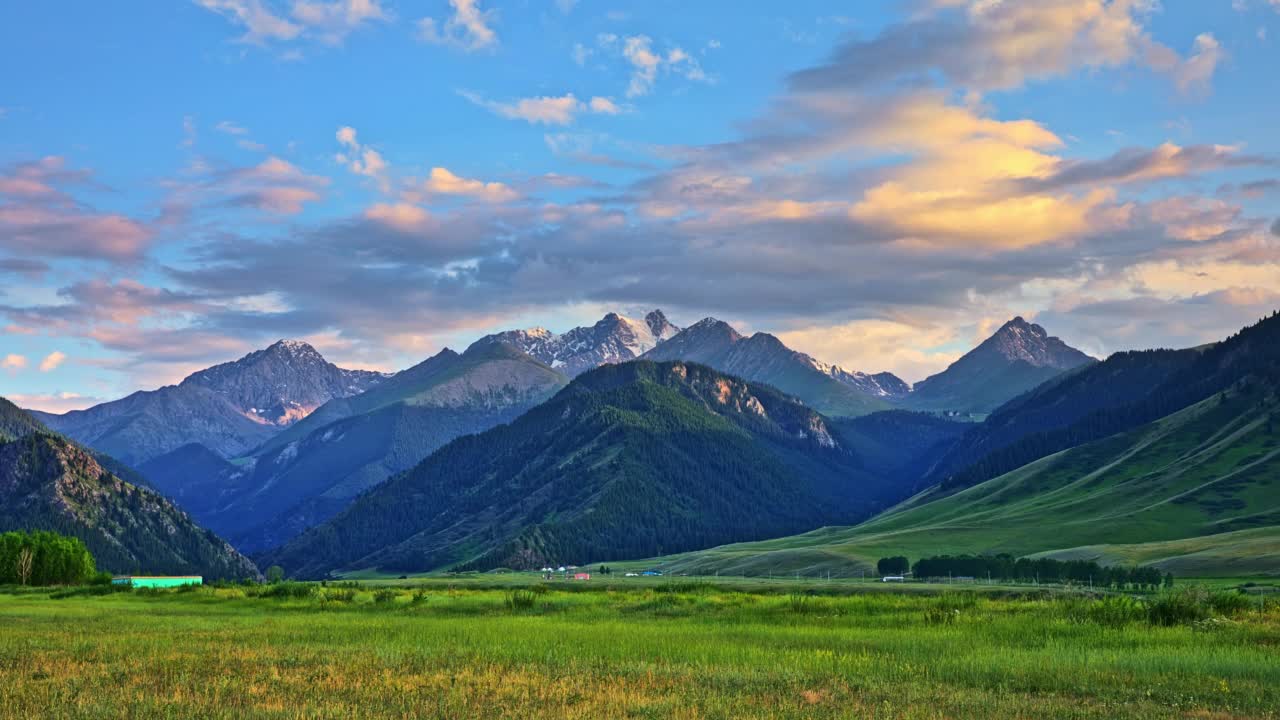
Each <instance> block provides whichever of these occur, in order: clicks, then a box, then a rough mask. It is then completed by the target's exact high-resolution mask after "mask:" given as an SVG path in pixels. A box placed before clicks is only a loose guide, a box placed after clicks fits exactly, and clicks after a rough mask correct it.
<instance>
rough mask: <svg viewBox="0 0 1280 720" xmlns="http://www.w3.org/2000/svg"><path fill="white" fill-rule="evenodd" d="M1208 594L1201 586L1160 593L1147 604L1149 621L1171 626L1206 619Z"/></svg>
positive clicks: (1153, 623) (1154, 623)
mask: <svg viewBox="0 0 1280 720" xmlns="http://www.w3.org/2000/svg"><path fill="white" fill-rule="evenodd" d="M1206 595H1207V593H1206V592H1205V591H1204V590H1202V589H1199V588H1184V589H1182V590H1174V591H1171V592H1163V593H1160V594H1159V595H1157V596H1156V597H1155V598H1154V599H1153V600H1152V601H1151V604H1149V605H1148V606H1147V621H1148V622H1150V623H1151V624H1152V625H1163V626H1166V627H1169V626H1173V625H1185V624H1189V623H1193V622H1196V621H1199V620H1204V619H1205V618H1207V617H1208V616H1209V610H1208V608H1207V603H1206V602H1205V600H1206Z"/></svg>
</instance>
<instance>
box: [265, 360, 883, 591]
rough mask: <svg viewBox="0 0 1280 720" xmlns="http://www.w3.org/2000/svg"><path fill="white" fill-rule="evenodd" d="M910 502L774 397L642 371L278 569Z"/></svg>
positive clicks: (571, 549) (649, 549) (706, 377)
mask: <svg viewBox="0 0 1280 720" xmlns="http://www.w3.org/2000/svg"><path fill="white" fill-rule="evenodd" d="M899 492H900V491H899V490H898V488H895V487H893V486H892V485H891V484H888V483H886V482H884V481H882V480H878V479H876V478H875V477H873V476H871V475H869V474H867V473H865V472H864V471H863V470H862V469H861V468H860V467H859V466H858V463H857V460H856V457H855V456H854V455H853V453H851V452H850V451H849V450H848V449H847V448H845V447H844V446H843V445H842V444H841V443H840V442H839V441H838V440H837V439H836V438H835V437H834V436H833V435H832V433H831V431H830V430H829V427H828V424H827V421H826V420H825V419H824V418H823V417H822V416H820V415H818V414H817V413H814V412H813V411H812V410H810V409H808V408H806V407H804V406H803V405H801V404H799V403H797V402H796V401H794V400H792V399H790V398H788V397H786V396H784V395H782V394H780V393H778V392H776V391H774V390H772V389H770V388H767V387H764V386H758V385H753V384H748V383H746V382H744V381H741V380H738V379H736V378H732V377H729V376H725V375H722V374H720V373H718V372H716V371H714V370H711V369H710V368H706V367H703V366H699V365H693V364H686V363H661V364H655V363H650V362H636V363H628V364H625V365H619V366H605V367H602V368H600V369H597V370H595V371H592V372H589V373H586V374H584V375H582V376H580V377H579V378H578V379H577V380H575V381H574V382H573V383H572V384H570V385H569V386H568V387H567V388H565V389H564V390H563V391H561V392H560V393H559V394H558V395H557V396H556V397H555V398H553V399H552V400H551V401H549V402H547V403H545V404H543V405H541V406H539V407H537V408H535V409H534V410H532V411H530V412H528V413H527V414H525V415H524V416H522V417H520V418H519V419H518V420H516V421H515V422H513V423H511V424H510V425H504V426H500V427H497V428H494V429H493V430H490V431H488V432H485V433H482V434H480V435H475V436H469V437H463V438H460V439H458V440H455V441H454V442H452V443H450V444H449V445H447V446H445V447H444V448H442V449H440V450H439V451H437V452H436V453H435V454H433V455H432V456H431V457H429V458H427V460H425V461H424V462H423V463H421V464H420V465H418V466H417V467H415V468H413V469H412V470H410V471H408V472H406V473H405V474H403V475H400V476H398V477H396V478H393V479H392V480H390V481H388V482H387V483H385V484H383V485H381V486H379V487H377V488H375V489H374V490H372V491H371V492H370V493H368V494H367V495H365V496H363V497H361V498H360V499H359V500H357V501H356V502H355V503H354V504H353V505H352V506H351V507H349V508H348V509H347V510H345V511H343V512H342V513H341V514H339V515H338V516H337V517H335V518H334V519H333V520H331V521H330V522H328V523H326V524H324V525H321V526H319V527H316V528H313V529H312V530H310V531H308V532H307V533H305V534H304V535H302V536H301V537H299V538H298V539H297V540H295V541H294V542H291V543H289V544H288V545H286V546H285V547H284V548H282V549H280V550H279V551H275V552H271V553H267V554H265V555H264V556H263V557H262V562H264V563H267V564H280V565H282V566H284V567H285V568H286V569H287V570H288V571H289V572H290V573H292V574H295V575H298V576H303V577H315V576H321V575H324V574H325V573H327V572H329V571H333V570H341V569H344V568H363V567H377V568H382V569H385V570H390V571H420V570H428V569H432V568H439V567H444V566H451V567H462V568H477V569H485V568H491V567H497V566H512V567H521V568H528V567H540V566H541V565H543V564H547V563H578V564H581V563H586V562H591V561H595V560H603V559H619V558H635V557H645V556H649V555H656V554H661V553H664V552H672V551H680V550H689V549H694V548H699V547H709V546H711V545H715V544H718V543H723V542H732V541H737V540H747V539H752V538H764V537H771V536H775V535H779V534H785V533H787V532H794V531H796V530H800V529H807V528H813V527H817V526H819V525H823V524H829V523H841V522H845V523H847V522H850V521H852V520H855V519H857V518H861V517H866V516H868V515H870V514H871V513H872V512H873V511H874V510H876V509H878V508H880V507H884V506H885V505H886V504H888V503H890V502H892V501H894V500H895V499H896V498H897V496H898V494H899Z"/></svg>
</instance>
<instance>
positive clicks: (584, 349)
mask: <svg viewBox="0 0 1280 720" xmlns="http://www.w3.org/2000/svg"><path fill="white" fill-rule="evenodd" d="M679 331H680V329H679V328H677V327H675V326H673V325H671V324H670V323H669V322H667V319H666V317H665V316H663V314H662V312H661V311H658V310H655V311H653V312H651V313H649V314H648V315H647V316H645V318H644V319H643V320H635V319H632V318H629V317H627V316H625V315H622V314H620V313H616V312H611V313H608V314H607V315H605V316H604V317H603V318H601V319H600V320H598V321H597V322H596V323H595V324H594V325H591V326H589V327H586V326H584V327H576V328H573V329H572V330H569V331H567V332H565V333H563V334H560V335H557V334H555V333H552V332H550V331H548V330H546V329H544V328H532V329H529V330H508V331H506V332H501V333H496V334H494V335H488V336H486V337H484V338H481V339H480V340H479V341H477V344H491V343H500V344H503V345H507V346H509V347H513V348H515V349H517V350H519V351H520V352H523V353H525V354H527V355H529V356H530V357H533V358H534V359H536V360H538V361H540V362H543V363H545V364H547V365H549V366H551V367H552V368H555V369H556V370H559V371H560V372H563V373H564V374H566V375H568V376H570V377H575V376H577V375H580V374H581V373H583V372H586V371H587V370H591V369H592V368H596V367H599V366H601V365H604V364H617V363H623V362H627V361H629V360H634V359H636V358H638V357H640V356H641V355H643V354H644V353H646V352H648V351H649V350H652V349H653V348H654V347H656V346H657V345H658V344H659V343H662V342H664V341H666V340H667V339H669V338H671V337H673V336H674V335H675V334H676V333H678V332H679Z"/></svg>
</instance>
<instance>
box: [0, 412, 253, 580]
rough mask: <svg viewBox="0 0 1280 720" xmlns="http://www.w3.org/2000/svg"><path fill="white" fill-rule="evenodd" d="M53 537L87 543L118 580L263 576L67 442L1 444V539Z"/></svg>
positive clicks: (46, 438) (35, 439) (38, 439)
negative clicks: (136, 575)
mask: <svg viewBox="0 0 1280 720" xmlns="http://www.w3.org/2000/svg"><path fill="white" fill-rule="evenodd" d="M7 530H54V531H57V532H60V533H63V534H66V535H74V536H76V537H78V538H80V539H81V540H83V541H84V542H85V545H87V546H88V548H89V551H90V552H92V553H93V556H94V558H95V559H96V560H97V564H98V567H99V568H100V569H103V570H108V571H111V572H116V573H133V572H150V573H162V574H198V575H203V576H205V577H207V578H210V579H218V578H227V579H235V578H251V577H257V576H258V570H257V568H256V567H255V566H254V565H253V563H252V562H251V561H249V559H248V558H246V557H244V556H243V555H241V554H240V553H238V552H236V551H235V550H234V549H233V548H232V547H231V546H230V545H228V544H227V543H226V542H224V541H222V540H221V539H220V538H218V536H216V535H214V534H213V533H211V532H209V531H208V530H204V529H202V528H200V527H198V526H196V524H195V523H193V522H192V521H191V519H190V518H189V517H187V515H186V513H184V512H182V511H181V510H178V509H177V508H176V507H174V506H173V504H172V503H170V502H169V501H168V500H166V499H165V498H164V497H162V496H161V495H159V494H158V493H156V492H154V491H151V490H147V489H144V488H140V487H136V486H134V485H131V484H129V483H127V482H125V481H123V480H121V479H120V478H118V477H116V476H115V475H113V474H112V473H110V472H107V471H106V470H104V469H103V468H102V466H101V465H99V464H98V462H97V460H95V459H94V457H93V456H92V455H90V454H89V453H88V452H87V451H86V450H84V449H82V448H79V447H77V446H76V445H74V444H72V443H71V442H70V441H68V440H66V439H65V438H62V437H59V436H56V435H51V434H48V433H44V432H36V433H31V434H28V435H26V436H25V437H22V438H20V439H17V440H12V441H9V442H6V443H3V444H0V531H7Z"/></svg>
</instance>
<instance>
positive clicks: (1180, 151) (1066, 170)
mask: <svg viewBox="0 0 1280 720" xmlns="http://www.w3.org/2000/svg"><path fill="white" fill-rule="evenodd" d="M1276 163H1277V161H1276V160H1275V159H1274V158H1269V157H1264V156H1260V155H1245V154H1242V153H1241V152H1240V149H1239V148H1237V147H1232V146H1228V145H1192V146H1189V147H1179V146H1178V145H1175V144H1173V143H1164V144H1162V145H1159V146H1158V147H1155V148H1150V149H1148V148H1125V149H1123V150H1121V151H1119V152H1116V153H1114V154H1112V155H1111V156H1109V157H1107V158H1103V159H1101V160H1060V161H1058V162H1057V163H1056V166H1055V167H1054V168H1053V170H1052V172H1051V173H1050V174H1048V175H1047V176H1046V177H1043V178H1039V179H1034V180H1030V181H1028V183H1027V187H1028V189H1048V188H1066V187H1072V186H1078V185H1086V186H1087V185H1094V184H1098V183H1134V182H1146V181H1153V180H1164V179H1169V178H1182V177H1189V176H1192V175H1197V174H1201V173H1207V172H1211V171H1215V170H1222V169H1228V168H1242V167H1250V166H1274V165H1276Z"/></svg>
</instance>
